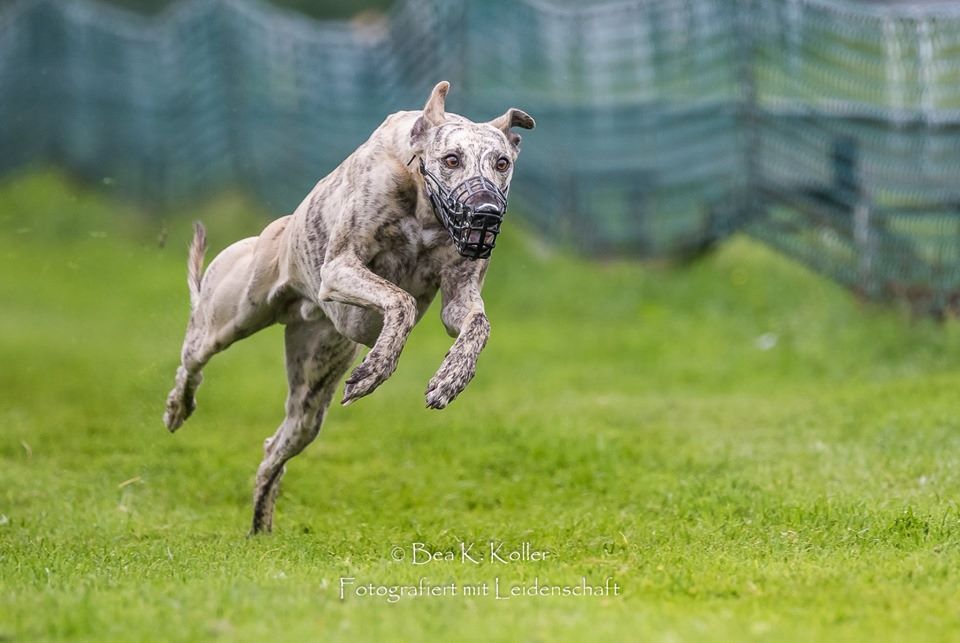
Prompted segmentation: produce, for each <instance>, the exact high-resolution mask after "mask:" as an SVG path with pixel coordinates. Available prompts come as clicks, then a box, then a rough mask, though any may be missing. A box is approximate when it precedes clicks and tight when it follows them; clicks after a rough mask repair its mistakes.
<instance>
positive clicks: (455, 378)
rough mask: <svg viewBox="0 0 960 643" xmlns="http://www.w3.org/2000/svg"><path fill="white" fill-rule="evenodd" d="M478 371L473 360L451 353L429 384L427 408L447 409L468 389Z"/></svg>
mask: <svg viewBox="0 0 960 643" xmlns="http://www.w3.org/2000/svg"><path fill="white" fill-rule="evenodd" d="M476 370H477V366H476V363H475V362H473V361H472V360H469V359H466V358H461V357H459V356H458V355H456V354H455V353H450V354H448V355H447V357H446V358H445V359H444V360H443V364H441V365H440V368H439V369H437V373H436V375H434V376H433V378H432V379H431V380H430V383H429V384H427V391H426V398H427V408H431V409H442V408H446V406H447V405H448V404H450V402H452V401H453V400H454V398H456V397H457V396H458V395H460V393H461V392H463V389H465V388H466V387H467V384H469V383H470V380H472V379H473V375H474V373H475V372H476Z"/></svg>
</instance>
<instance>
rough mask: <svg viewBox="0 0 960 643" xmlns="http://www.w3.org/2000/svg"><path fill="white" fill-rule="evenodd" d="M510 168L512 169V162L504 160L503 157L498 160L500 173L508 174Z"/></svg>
mask: <svg viewBox="0 0 960 643" xmlns="http://www.w3.org/2000/svg"><path fill="white" fill-rule="evenodd" d="M509 167H510V161H508V160H507V159H505V158H502V157H501V158H499V159H497V171H498V172H506V171H507V168H509Z"/></svg>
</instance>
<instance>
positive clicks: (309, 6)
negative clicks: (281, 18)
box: [0, 0, 394, 18]
mask: <svg viewBox="0 0 960 643" xmlns="http://www.w3.org/2000/svg"><path fill="white" fill-rule="evenodd" d="M10 1H11V0H0V7H2V6H3V5H5V4H9V3H10ZM66 1H68V2H69V0H66ZM101 1H104V2H108V3H110V4H115V5H119V6H121V7H126V8H127V9H133V10H134V11H139V12H140V13H146V14H151V13H158V12H160V11H162V10H163V9H164V8H166V7H168V6H170V5H171V4H174V3H175V2H176V0H101ZM261 1H265V2H268V3H269V4H274V5H277V6H280V7H286V8H288V9H294V10H296V11H301V12H303V13H304V14H306V15H308V16H313V17H314V18H350V17H352V16H355V15H356V14H358V13H360V12H362V11H368V10H371V9H374V10H386V9H389V8H390V5H392V4H393V3H394V0H261Z"/></svg>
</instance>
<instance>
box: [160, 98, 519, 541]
mask: <svg viewBox="0 0 960 643" xmlns="http://www.w3.org/2000/svg"><path fill="white" fill-rule="evenodd" d="M449 88H450V84H449V83H447V82H445V81H444V82H441V83H439V84H438V85H437V86H436V87H434V89H433V92H432V93H431V94H430V98H429V99H428V100H427V103H426V105H425V106H424V108H423V110H422V111H403V112H397V113H395V114H392V115H391V116H389V117H387V119H386V120H385V121H384V122H383V123H382V124H381V125H380V127H378V128H377V130H376V131H374V133H373V134H372V135H371V136H370V138H369V139H368V140H367V141H366V142H365V143H364V144H363V145H361V146H360V147H359V148H357V150H356V151H355V152H353V154H351V155H350V156H349V157H347V159H346V160H345V161H344V162H343V163H341V164H340V166H339V167H337V168H336V169H335V170H334V171H333V172H331V173H330V174H329V175H327V176H326V177H325V178H324V179H322V180H321V181H320V182H319V183H317V185H316V186H315V187H314V188H313V190H312V191H311V192H310V194H308V195H307V197H306V199H304V201H303V202H302V203H301V204H300V206H299V207H298V208H297V209H296V211H294V213H293V214H291V215H288V216H285V217H282V218H280V219H277V220H275V221H273V222H272V223H271V224H269V225H268V226H267V227H266V228H265V229H264V230H263V232H261V234H260V235H259V236H257V237H251V238H248V239H243V240H241V241H237V242H236V243H234V244H233V245H231V246H229V247H228V248H227V249H225V250H224V251H223V252H221V253H220V254H219V255H217V257H216V258H215V259H214V260H213V261H212V262H211V263H210V265H209V267H208V268H207V269H206V272H204V270H203V262H204V253H205V251H206V233H205V231H204V228H203V226H202V225H201V224H199V223H197V224H196V226H195V233H194V237H193V241H192V243H191V245H190V251H189V259H188V264H187V265H188V271H187V272H188V277H187V283H188V285H189V289H190V307H191V314H190V320H189V322H188V324H187V331H186V337H185V338H184V342H183V349H182V353H181V363H180V366H179V368H178V369H177V373H176V385H175V386H174V388H173V390H172V391H171V392H170V395H169V396H168V398H167V404H166V412H165V413H164V417H163V420H164V423H165V424H166V426H167V428H168V429H169V430H170V431H171V432H172V431H176V430H177V429H178V428H179V427H180V426H181V425H182V424H183V422H184V421H185V420H186V419H187V418H188V417H189V416H190V414H191V413H192V412H193V411H194V409H195V408H196V402H195V398H194V396H195V393H196V390H197V387H198V386H199V385H200V382H201V380H202V374H201V370H202V369H203V367H204V366H205V365H206V364H207V362H208V361H210V358H212V357H213V356H214V355H216V354H217V353H219V352H221V351H223V350H225V349H226V348H227V347H229V346H230V345H231V344H233V343H234V342H236V341H237V340H239V339H243V338H245V337H248V336H250V335H252V334H253V333H256V332H257V331H259V330H261V329H263V328H266V327H267V326H270V325H272V324H278V323H279V324H284V325H285V326H286V328H285V344H286V367H287V381H288V384H289V394H288V397H287V401H286V417H285V418H284V420H283V423H282V424H281V425H280V428H279V429H277V431H276V433H275V434H274V435H273V436H272V437H270V438H267V439H266V440H265V442H264V458H263V462H261V464H260V467H259V469H258V470H257V477H256V485H255V489H254V494H253V528H252V533H260V532H269V531H270V530H271V529H272V525H273V512H274V505H275V504H276V498H277V493H278V490H279V483H280V478H281V477H282V476H283V473H284V469H285V464H286V462H287V461H288V460H290V458H292V457H294V456H295V455H297V454H298V453H300V452H301V451H303V449H304V448H306V446H307V445H309V444H310V443H311V442H312V441H313V440H314V439H315V438H316V437H317V434H318V433H319V432H320V426H321V424H322V423H323V418H324V414H325V413H326V410H327V407H328V406H329V404H330V401H331V399H332V398H333V395H334V391H335V389H336V386H337V384H338V382H339V381H340V378H341V377H342V376H343V375H344V373H346V371H347V369H348V368H349V367H350V365H351V364H352V363H353V361H354V359H355V357H356V355H357V352H358V349H359V346H360V345H361V344H363V345H365V346H368V347H370V351H369V352H368V353H367V355H366V357H365V358H364V360H363V361H362V362H361V363H360V365H359V366H357V368H356V369H355V370H354V371H353V373H351V375H350V377H349V378H347V381H346V384H345V387H344V393H343V404H344V405H347V404H350V403H351V402H354V401H355V400H357V399H358V398H361V397H363V396H364V395H368V394H370V393H371V392H373V391H374V390H375V389H376V388H377V387H378V386H379V385H380V384H382V383H383V382H384V381H385V380H386V379H387V378H388V377H390V375H391V374H392V373H393V371H394V369H395V368H396V365H397V359H398V358H399V356H400V351H401V350H402V349H403V346H404V343H405V342H406V340H407V337H408V335H409V334H410V331H411V330H412V329H413V326H414V324H416V323H417V321H419V319H420V318H421V317H422V316H423V314H424V312H425V311H426V310H427V307H428V306H429V305H430V302H431V301H432V300H433V298H434V296H435V295H436V293H437V291H438V290H439V291H440V293H441V298H442V308H441V313H440V316H441V318H442V320H443V324H444V326H445V327H446V329H447V332H448V333H449V334H450V335H451V336H452V337H455V338H456V341H454V343H453V346H452V347H451V348H450V350H449V352H448V353H447V355H446V357H445V358H444V359H443V362H442V363H441V364H440V368H439V369H438V370H437V372H436V374H435V375H434V376H433V378H432V379H431V380H430V383H429V385H428V386H427V390H426V402H427V406H428V407H430V408H434V409H442V408H444V407H445V406H447V405H448V404H449V403H450V402H451V401H452V400H453V399H454V398H455V397H456V396H457V395H458V394H459V393H460V392H461V391H463V389H464V388H465V387H466V386H467V383H469V382H470V380H471V379H472V378H473V375H474V372H475V371H476V367H477V357H478V356H479V354H480V351H481V350H482V349H483V347H484V345H486V343H487V338H488V336H489V334H490V323H489V321H488V320H487V317H486V314H485V313H484V307H483V299H481V297H480V290H481V288H482V285H483V278H484V274H485V272H486V270H487V264H488V258H489V256H490V253H491V251H492V250H493V247H494V244H495V242H496V237H497V235H498V234H499V232H500V224H501V222H502V220H503V215H504V213H505V211H506V204H507V193H508V191H509V187H510V181H511V178H512V176H513V167H514V162H515V161H516V158H517V155H518V154H519V152H520V136H519V135H518V134H516V133H515V132H513V131H512V128H514V127H521V128H525V129H533V127H534V120H533V119H532V118H531V117H530V116H529V115H528V114H526V113H525V112H523V111H522V110H519V109H514V108H511V109H509V110H507V111H506V113H504V114H503V115H502V116H500V117H498V118H496V119H494V120H492V121H490V122H487V123H474V122H472V121H470V120H468V119H466V118H464V117H463V116H459V115H457V114H453V113H448V112H447V111H446V109H445V100H446V95H447V91H448V90H449Z"/></svg>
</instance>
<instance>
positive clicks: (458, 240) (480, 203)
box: [420, 159, 507, 259]
mask: <svg viewBox="0 0 960 643" xmlns="http://www.w3.org/2000/svg"><path fill="white" fill-rule="evenodd" d="M420 173H421V174H422V175H423V178H424V184H425V185H426V188H427V196H429V197H430V203H432V204H433V212H434V214H436V216H437V220H439V221H440V223H441V224H442V225H443V227H444V228H446V229H447V232H449V233H450V238H451V239H453V244H454V245H455V246H456V248H457V252H459V253H460V254H461V255H463V256H464V257H467V258H468V259H486V258H487V257H489V256H490V253H491V252H493V248H494V246H495V245H496V242H497V235H498V234H500V224H501V223H503V215H504V213H505V212H506V210H507V195H506V193H505V192H504V191H503V190H501V189H500V188H499V187H497V186H496V184H494V183H493V182H492V181H490V180H489V179H487V178H485V177H483V176H473V177H470V178H469V179H467V180H465V181H464V182H463V183H461V184H459V185H458V186H457V187H455V188H453V189H452V190H450V191H449V192H448V191H447V190H445V189H444V187H443V185H441V184H440V181H438V180H437V177H436V176H434V175H433V174H432V173H430V172H428V171H427V168H426V166H424V164H423V160H422V159H421V160H420Z"/></svg>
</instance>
